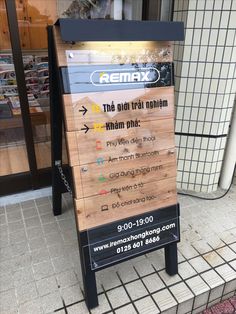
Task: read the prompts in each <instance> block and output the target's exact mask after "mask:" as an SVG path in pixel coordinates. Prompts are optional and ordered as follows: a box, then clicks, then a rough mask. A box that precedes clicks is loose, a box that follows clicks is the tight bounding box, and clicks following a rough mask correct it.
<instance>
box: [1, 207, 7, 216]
mask: <svg viewBox="0 0 236 314" xmlns="http://www.w3.org/2000/svg"><path fill="white" fill-rule="evenodd" d="M5 213H6V211H5V206H0V215H3V214H5Z"/></svg>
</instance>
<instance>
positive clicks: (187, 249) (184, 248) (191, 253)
mask: <svg viewBox="0 0 236 314" xmlns="http://www.w3.org/2000/svg"><path fill="white" fill-rule="evenodd" d="M178 249H179V251H180V253H181V254H182V255H183V256H184V257H185V258H186V259H190V258H193V257H196V256H198V255H199V253H198V252H197V251H196V250H195V249H194V248H193V246H192V245H189V244H187V243H185V244H184V245H178Z"/></svg>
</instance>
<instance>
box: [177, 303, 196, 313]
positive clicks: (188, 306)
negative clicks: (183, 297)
mask: <svg viewBox="0 0 236 314" xmlns="http://www.w3.org/2000/svg"><path fill="white" fill-rule="evenodd" d="M192 308H193V299H190V300H187V301H184V302H181V303H180V304H179V305H178V307H177V314H191V313H192Z"/></svg>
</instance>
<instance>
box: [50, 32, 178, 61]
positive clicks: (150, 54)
mask: <svg viewBox="0 0 236 314" xmlns="http://www.w3.org/2000/svg"><path fill="white" fill-rule="evenodd" d="M54 34H55V39H56V49H57V55H58V65H59V66H67V65H68V64H69V65H75V64H76V65H79V64H88V63H89V64H93V63H94V64H95V63H96V64H121V63H135V62H172V61H173V54H172V44H171V42H166V41H159V42H156V41H149V42H142V41H138V42H77V43H76V44H74V45H72V44H70V43H65V42H63V41H62V40H61V36H60V31H59V27H58V26H54ZM67 50H68V53H69V52H73V58H67V57H66V51H67ZM101 57H102V58H101ZM88 60H89V62H88Z"/></svg>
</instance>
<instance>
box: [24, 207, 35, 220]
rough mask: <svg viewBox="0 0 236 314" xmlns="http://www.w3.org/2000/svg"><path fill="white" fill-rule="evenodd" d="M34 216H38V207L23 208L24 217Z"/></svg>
mask: <svg viewBox="0 0 236 314" xmlns="http://www.w3.org/2000/svg"><path fill="white" fill-rule="evenodd" d="M34 216H38V211H37V209H36V207H32V208H26V209H24V210H23V217H24V219H27V218H31V217H34Z"/></svg>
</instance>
